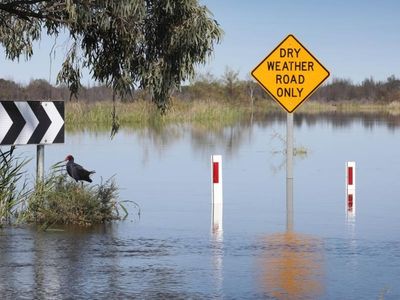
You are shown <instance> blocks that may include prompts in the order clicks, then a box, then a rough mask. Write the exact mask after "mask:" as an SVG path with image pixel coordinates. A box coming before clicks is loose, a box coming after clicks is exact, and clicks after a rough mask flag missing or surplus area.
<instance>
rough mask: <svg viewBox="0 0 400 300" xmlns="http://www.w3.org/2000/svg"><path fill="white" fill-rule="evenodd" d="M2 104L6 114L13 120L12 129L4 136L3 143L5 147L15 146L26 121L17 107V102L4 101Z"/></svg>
mask: <svg viewBox="0 0 400 300" xmlns="http://www.w3.org/2000/svg"><path fill="white" fill-rule="evenodd" d="M2 104H3V107H4V109H5V110H6V113H7V114H8V116H9V117H10V118H11V120H12V125H11V128H10V129H9V130H8V132H7V133H6V135H5V136H4V138H3V140H2V143H3V144H5V145H13V144H14V142H15V140H16V139H17V137H18V135H19V134H20V132H21V130H22V128H24V126H25V124H26V121H25V119H24V117H23V116H22V114H21V112H20V111H19V109H18V107H17V106H16V105H15V102H13V101H4V102H3V103H2Z"/></svg>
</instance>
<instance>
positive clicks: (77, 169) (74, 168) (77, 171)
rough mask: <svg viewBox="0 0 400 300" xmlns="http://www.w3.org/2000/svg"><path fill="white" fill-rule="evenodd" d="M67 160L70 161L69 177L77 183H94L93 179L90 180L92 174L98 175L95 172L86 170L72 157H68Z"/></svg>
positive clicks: (68, 166) (68, 165)
mask: <svg viewBox="0 0 400 300" xmlns="http://www.w3.org/2000/svg"><path fill="white" fill-rule="evenodd" d="M65 160H67V161H68V162H67V165H66V166H67V172H68V175H69V176H71V177H72V178H73V179H75V181H76V182H78V181H79V180H81V181H83V180H84V181H87V182H92V179H90V174H93V173H96V172H95V171H88V170H85V169H84V168H83V167H82V166H81V165H78V164H76V163H75V162H74V157H73V156H72V155H68V156H67V157H66V158H65Z"/></svg>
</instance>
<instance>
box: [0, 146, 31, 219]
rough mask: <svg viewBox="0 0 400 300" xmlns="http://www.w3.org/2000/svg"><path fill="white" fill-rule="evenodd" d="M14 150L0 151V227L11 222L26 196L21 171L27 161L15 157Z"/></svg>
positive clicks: (24, 181) (24, 182)
mask: <svg viewBox="0 0 400 300" xmlns="http://www.w3.org/2000/svg"><path fill="white" fill-rule="evenodd" d="M14 149H15V147H11V148H10V150H8V151H2V150H1V149H0V226H1V224H4V223H6V222H7V223H9V222H10V221H11V218H12V217H13V216H14V215H15V213H16V209H17V207H18V206H19V205H20V204H21V203H22V202H23V201H24V200H25V198H26V196H27V194H28V190H27V189H26V185H27V184H26V180H25V178H24V175H25V171H24V170H23V167H24V166H25V165H26V164H27V163H28V160H26V159H22V158H20V157H18V156H15V155H14Z"/></svg>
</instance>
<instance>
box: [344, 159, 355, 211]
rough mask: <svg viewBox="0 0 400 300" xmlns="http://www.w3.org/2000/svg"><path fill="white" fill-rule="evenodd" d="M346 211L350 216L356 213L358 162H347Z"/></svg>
mask: <svg viewBox="0 0 400 300" xmlns="http://www.w3.org/2000/svg"><path fill="white" fill-rule="evenodd" d="M346 213H347V215H349V216H355V215H356V163H355V162H354V161H348V162H347V163H346Z"/></svg>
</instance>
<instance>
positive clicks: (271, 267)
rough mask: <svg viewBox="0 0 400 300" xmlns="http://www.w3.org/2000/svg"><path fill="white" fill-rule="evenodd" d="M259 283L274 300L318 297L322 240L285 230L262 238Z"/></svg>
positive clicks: (321, 264) (321, 287) (320, 279)
mask: <svg viewBox="0 0 400 300" xmlns="http://www.w3.org/2000/svg"><path fill="white" fill-rule="evenodd" d="M262 242H263V244H264V251H263V253H262V255H261V258H260V260H261V261H260V262H259V263H260V265H261V266H262V276H261V286H262V287H263V290H264V291H265V292H266V293H267V294H268V295H271V296H273V297H275V298H277V299H317V298H318V296H319V295H321V294H322V292H323V283H322V279H323V278H322V277H323V275H324V272H323V255H322V242H321V241H320V240H319V239H317V238H315V237H312V236H308V235H305V234H299V233H295V232H293V231H287V232H285V233H277V234H273V235H270V236H267V237H265V238H264V239H263V241H262Z"/></svg>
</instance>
